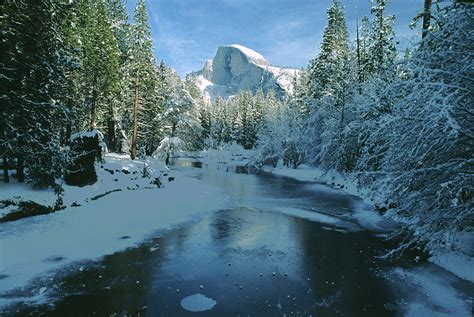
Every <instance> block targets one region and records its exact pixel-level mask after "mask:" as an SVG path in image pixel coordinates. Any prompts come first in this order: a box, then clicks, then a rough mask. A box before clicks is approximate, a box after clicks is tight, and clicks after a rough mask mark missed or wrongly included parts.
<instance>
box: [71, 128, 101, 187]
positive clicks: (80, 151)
mask: <svg viewBox="0 0 474 317" xmlns="http://www.w3.org/2000/svg"><path fill="white" fill-rule="evenodd" d="M99 144H100V140H99V133H98V132H97V131H91V132H81V133H77V134H75V135H73V136H72V138H71V145H70V148H71V150H70V151H71V157H72V160H71V162H70V164H69V166H68V169H67V171H66V173H65V175H64V181H65V182H66V184H68V185H71V186H86V185H92V184H94V183H95V182H96V181H97V174H96V172H95V166H94V163H95V161H96V160H99V161H100V160H101V155H102V149H101V147H100V145H99Z"/></svg>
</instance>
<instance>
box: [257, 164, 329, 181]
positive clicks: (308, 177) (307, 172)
mask: <svg viewBox="0 0 474 317" xmlns="http://www.w3.org/2000/svg"><path fill="white" fill-rule="evenodd" d="M263 170H264V171H266V172H270V173H272V174H275V175H280V176H286V177H291V178H295V179H297V180H300V181H314V180H316V179H318V178H321V177H322V175H323V174H324V172H323V171H322V170H320V169H318V168H314V167H309V166H308V165H300V166H299V167H298V168H297V169H293V168H287V167H284V166H278V167H276V168H272V167H268V166H265V167H264V168H263Z"/></svg>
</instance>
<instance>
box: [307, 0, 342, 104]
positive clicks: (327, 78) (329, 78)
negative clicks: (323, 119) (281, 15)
mask: <svg viewBox="0 0 474 317" xmlns="http://www.w3.org/2000/svg"><path fill="white" fill-rule="evenodd" d="M348 60H349V35H348V32H347V26H346V21H345V17H344V11H343V7H342V4H341V3H340V1H339V0H334V1H333V5H332V6H331V8H329V10H328V24H327V26H326V28H325V29H324V34H323V41H322V44H321V52H320V53H319V55H318V56H317V57H316V58H315V59H314V60H313V61H311V63H310V65H309V85H310V93H311V96H312V97H313V98H314V99H315V100H320V99H321V98H323V97H330V98H332V99H334V101H333V102H334V103H335V104H336V105H338V106H341V103H342V101H341V100H340V99H341V90H344V85H345V84H346V80H345V72H346V67H347V62H348Z"/></svg>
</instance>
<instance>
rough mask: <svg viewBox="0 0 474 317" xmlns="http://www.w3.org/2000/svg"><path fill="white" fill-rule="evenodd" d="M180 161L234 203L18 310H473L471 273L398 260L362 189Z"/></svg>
mask: <svg viewBox="0 0 474 317" xmlns="http://www.w3.org/2000/svg"><path fill="white" fill-rule="evenodd" d="M174 168H175V169H179V170H180V171H184V172H185V173H186V174H187V175H188V176H190V177H196V178H198V179H200V180H202V181H203V182H206V183H208V184H211V185H214V186H217V187H219V188H221V189H222V191H223V195H227V196H228V198H229V204H228V208H226V209H224V210H220V211H218V212H212V213H211V212H210V213H206V214H204V215H203V216H201V217H200V218H199V219H195V220H193V221H191V222H189V223H186V224H185V225H183V226H180V227H178V228H175V229H173V230H168V231H166V232H160V233H157V234H156V235H155V236H154V237H153V238H150V239H149V240H148V241H145V242H143V244H141V245H139V246H137V247H134V248H130V249H127V250H125V251H123V252H119V253H115V254H112V255H109V256H106V257H105V258H103V259H101V260H100V261H90V262H88V263H85V264H84V266H85V267H87V269H86V270H84V271H81V272H70V271H68V270H67V269H64V272H63V274H57V275H56V276H55V277H54V279H52V280H51V281H50V285H51V287H52V288H53V289H55V292H54V294H55V295H53V297H55V298H54V301H55V303H54V304H48V305H35V306H29V305H28V304H20V305H18V306H16V307H15V308H14V309H15V312H16V314H20V315H28V314H30V315H35V316H37V315H47V316H93V315H98V316H104V315H105V316H109V315H115V316H127V314H130V315H133V316H135V315H141V316H194V315H197V316H396V315H415V316H416V315H418V316H423V315H425V314H428V315H430V316H436V315H440V316H444V315H446V316H449V315H451V316H464V314H467V315H469V313H470V309H471V307H472V296H473V293H474V290H473V287H472V284H470V283H467V282H465V281H462V280H460V279H458V278H456V277H454V276H453V275H451V274H450V273H447V272H445V271H444V270H442V269H440V268H438V267H436V266H434V265H433V264H430V263H418V261H417V260H418V258H416V257H415V256H414V255H406V256H404V257H402V258H399V259H396V260H391V261H389V260H386V259H383V258H381V257H380V256H381V255H383V254H385V253H386V252H387V248H388V245H387V243H386V241H385V237H386V235H387V232H388V231H389V230H392V229H393V228H395V225H394V224H392V223H388V222H380V221H379V219H378V218H377V215H376V214H375V213H374V211H373V210H372V208H371V207H370V206H368V205H366V204H364V203H363V202H362V201H361V200H360V199H359V198H357V197H354V196H351V195H348V194H346V193H344V192H342V191H340V190H337V189H334V188H331V187H328V186H327V185H325V184H321V183H318V182H301V181H297V180H294V179H291V178H286V177H279V176H274V175H270V174H265V173H252V171H249V170H248V169H246V168H245V167H237V168H230V167H227V166H226V165H221V166H217V167H213V168H203V167H202V166H201V164H200V163H198V162H193V161H191V160H188V159H178V160H175V163H174ZM182 199H186V193H183V197H182ZM370 216H373V218H371V217H370ZM371 219H375V220H373V221H372V220H371ZM0 282H1V281H0ZM196 294H200V295H198V296H200V297H197V298H198V299H199V298H200V299H203V298H204V299H205V300H204V304H205V303H206V301H207V302H208V303H209V302H210V305H209V307H207V308H209V309H210V308H211V307H212V310H206V311H202V312H198V313H196V312H192V311H190V310H193V308H192V307H191V309H190V308H189V305H188V306H187V305H186V304H185V302H182V300H183V299H185V298H186V297H188V296H193V295H194V296H197V295H196ZM195 298H196V297H195ZM201 304H202V303H201ZM191 306H192V305H191ZM197 306H199V300H198V305H197ZM201 306H202V305H201ZM185 308H186V309H185ZM195 309H199V307H198V308H196V307H195ZM10 313H12V314H13V313H14V311H10Z"/></svg>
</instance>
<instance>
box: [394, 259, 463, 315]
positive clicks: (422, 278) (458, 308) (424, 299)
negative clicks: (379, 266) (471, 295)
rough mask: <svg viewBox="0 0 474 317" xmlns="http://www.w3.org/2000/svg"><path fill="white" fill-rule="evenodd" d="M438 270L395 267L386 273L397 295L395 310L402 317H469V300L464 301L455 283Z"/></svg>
mask: <svg viewBox="0 0 474 317" xmlns="http://www.w3.org/2000/svg"><path fill="white" fill-rule="evenodd" d="M447 274H448V273H446V272H442V271H441V270H440V269H439V268H436V267H430V266H429V265H427V266H426V267H418V268H414V269H402V268H396V269H393V270H391V271H389V272H388V273H386V274H385V277H386V278H387V279H388V280H389V281H391V283H392V286H393V287H394V288H396V290H395V292H396V293H397V294H400V295H399V297H400V299H399V302H398V305H397V306H398V307H400V308H401V310H402V313H403V316H409V317H411V316H413V317H415V316H433V317H438V316H439V317H441V316H443V317H448V316H457V317H471V307H472V301H470V300H468V299H467V298H463V295H462V294H460V293H459V292H458V291H457V290H456V288H455V287H453V286H452V284H453V283H454V280H453V278H452V276H449V275H447Z"/></svg>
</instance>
